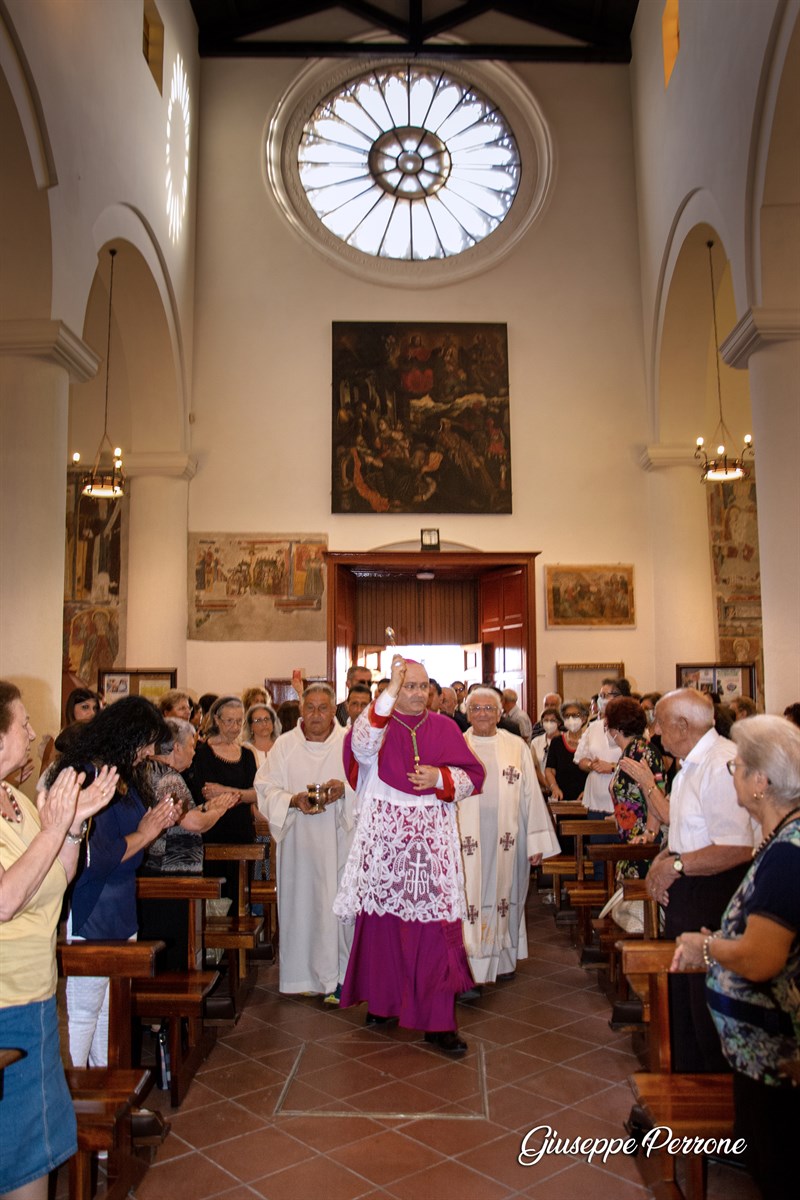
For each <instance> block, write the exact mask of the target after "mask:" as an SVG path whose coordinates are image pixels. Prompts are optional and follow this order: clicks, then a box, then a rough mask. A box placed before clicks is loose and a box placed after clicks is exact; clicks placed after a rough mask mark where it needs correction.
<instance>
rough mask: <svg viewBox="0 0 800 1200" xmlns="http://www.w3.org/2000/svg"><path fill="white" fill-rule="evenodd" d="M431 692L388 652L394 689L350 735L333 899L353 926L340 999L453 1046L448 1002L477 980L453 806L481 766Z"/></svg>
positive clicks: (375, 1019) (458, 1049) (370, 1018)
mask: <svg viewBox="0 0 800 1200" xmlns="http://www.w3.org/2000/svg"><path fill="white" fill-rule="evenodd" d="M427 698H428V675H427V672H426V671H425V668H424V667H423V666H422V665H421V664H420V663H415V662H411V661H409V662H406V660H405V659H404V658H402V657H401V656H400V655H395V657H394V660H393V662H392V678H391V682H390V684H389V687H387V688H386V690H385V691H384V692H383V693H382V695H380V696H379V697H378V698H377V699H376V700H375V701H374V702H373V703H372V704H371V705H370V706H369V708H367V709H366V710H365V711H364V712H363V713H362V714H361V716H360V717H359V718H358V720H357V721H356V723H355V725H354V726H353V729H352V730H351V732H350V734H349V735H348V738H347V740H346V743H345V751H344V758H345V771H346V773H347V778H348V779H349V780H350V782H351V784H352V786H353V787H354V788H355V790H356V792H357V795H358V803H357V817H356V833H355V838H354V841H353V846H352V849H351V851H350V856H349V858H348V860H347V864H346V866H345V869H344V873H343V876H342V881H341V885H340V887H339V893H338V895H337V897H336V901H335V903H334V912H335V913H336V914H337V916H338V917H339V918H340V920H342V921H350V922H352V921H355V925H356V927H355V934H354V937H353V949H352V951H351V954H350V962H349V964H348V968H347V974H346V976H345V981H344V987H343V989H342V998H341V1003H342V1005H343V1006H347V1005H351V1004H358V1003H360V1002H362V1001H366V1002H367V1009H368V1012H367V1024H368V1025H378V1024H384V1023H385V1022H387V1021H390V1020H398V1021H399V1023H400V1024H401V1025H403V1026H405V1027H407V1028H410V1029H423V1030H425V1031H426V1033H425V1037H426V1040H427V1041H429V1042H432V1043H434V1044H436V1045H438V1046H439V1047H440V1048H441V1049H442V1050H445V1051H446V1052H447V1053H450V1054H460V1053H463V1052H464V1050H466V1044H465V1043H464V1042H463V1041H461V1040H460V1039H459V1038H458V1036H457V1034H456V1032H455V1029H456V1020H455V998H456V995H457V994H458V993H459V992H463V991H466V990H467V989H468V988H470V987H471V986H472V977H471V975H470V971H469V964H468V962H467V957H466V953H465V950H464V943H463V937H462V924H461V923H462V921H463V920H464V918H465V916H466V906H465V899H464V873H463V867H462V862H461V849H460V843H459V835H458V826H457V822H456V812H455V805H456V803H457V802H458V801H459V800H462V799H464V798H465V797H466V796H469V795H471V794H472V793H473V792H475V791H480V789H481V786H482V784H483V778H484V770H483V766H482V765H481V763H480V761H479V760H478V759H477V758H476V757H475V755H474V754H473V753H472V751H471V750H470V749H469V748H468V747H467V744H466V742H465V741H464V738H463V736H462V734H461V732H460V730H459V728H458V726H457V725H456V724H455V722H454V721H452V720H451V719H450V718H449V717H446V716H440V715H439V714H438V713H432V712H429V710H428V708H427Z"/></svg>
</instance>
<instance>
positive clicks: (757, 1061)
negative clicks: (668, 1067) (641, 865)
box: [672, 716, 800, 1200]
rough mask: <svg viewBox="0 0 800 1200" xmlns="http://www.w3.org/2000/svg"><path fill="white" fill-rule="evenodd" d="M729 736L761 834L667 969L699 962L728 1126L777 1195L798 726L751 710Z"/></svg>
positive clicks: (794, 980)
mask: <svg viewBox="0 0 800 1200" xmlns="http://www.w3.org/2000/svg"><path fill="white" fill-rule="evenodd" d="M731 737H732V739H733V741H734V742H735V743H736V747H737V751H738V753H737V755H736V757H735V758H734V759H731V761H730V762H729V763H728V770H729V771H730V772H731V774H732V775H733V782H734V786H735V788H736V798H737V801H738V803H739V805H740V807H742V808H744V809H745V810H746V811H747V812H748V813H749V814H750V817H751V819H752V820H754V821H756V822H758V823H759V824H760V826H761V832H762V835H763V836H762V840H761V842H760V844H759V845H758V846H757V847H756V850H755V851H754V854H753V864H752V866H751V867H750V869H749V871H748V872H747V874H746V875H745V877H744V879H743V880H742V882H741V884H740V885H739V887H738V889H737V890H736V892H734V894H733V896H732V897H731V900H730V903H729V904H728V907H727V908H726V910H725V912H724V914H723V916H722V925H721V927H720V928H719V929H718V930H716V932H712V931H711V930H709V929H702V930H701V931H700V932H699V933H683V934H681V935H680V937H679V938H678V939H677V949H676V951H675V957H674V958H673V961H672V970H673V971H681V970H683V969H685V968H688V967H702V966H703V965H705V967H706V970H707V972H708V974H707V977H706V989H707V993H706V994H707V1000H708V1006H709V1009H710V1010H711V1015H712V1017H713V1019H714V1023H715V1025H716V1026H717V1031H718V1033H719V1035H720V1040H721V1042H722V1050H723V1053H724V1055H725V1057H726V1059H727V1060H728V1062H729V1063H730V1065H731V1067H732V1068H733V1095H734V1106H735V1112H736V1134H737V1136H738V1137H741V1138H744V1140H745V1142H746V1146H747V1148H746V1151H745V1155H746V1159H747V1162H748V1166H749V1168H750V1170H751V1171H752V1173H753V1176H754V1177H755V1179H756V1182H757V1183H758V1184H759V1186H760V1188H761V1189H762V1191H763V1194H764V1196H766V1197H769V1198H770V1200H783V1198H784V1197H786V1198H788V1197H789V1196H792V1197H793V1196H796V1195H797V1154H796V1148H795V1143H796V1139H797V1130H798V1128H800V1085H799V1084H798V1080H799V1079H800V990H799V989H800V730H798V729H796V728H795V727H793V726H792V725H791V724H790V723H789V722H788V721H786V720H784V719H783V718H782V717H772V716H755V717H750V718H748V719H747V720H746V721H737V722H736V724H735V725H734V727H733V730H732V732H731Z"/></svg>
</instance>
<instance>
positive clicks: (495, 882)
mask: <svg viewBox="0 0 800 1200" xmlns="http://www.w3.org/2000/svg"><path fill="white" fill-rule="evenodd" d="M464 737H465V738H466V741H467V744H468V745H469V748H470V749H471V750H472V752H473V754H475V755H476V756H477V757H478V758H479V759H480V760H481V762H482V763H483V765H484V767H485V768H486V781H485V783H484V787H483V791H482V792H481V793H480V795H476V796H469V797H467V799H465V800H462V801H461V804H460V805H459V808H458V825H459V832H460V834H461V854H462V859H463V862H464V874H465V878H466V888H467V917H466V920H465V921H464V945H465V946H466V950H467V955H468V956H469V965H470V968H471V970H472V974H473V978H474V979H475V982H476V983H492V982H494V980H495V979H496V978H497V976H498V974H501V975H502V974H506V973H507V972H510V971H513V970H514V968H515V966H516V963H517V959H518V958H527V955H528V941H527V936H526V932H525V899H526V897H527V894H528V882H529V879H530V866H529V863H528V859H529V858H530V857H532V856H533V855H535V854H541V855H543V857H544V858H552V856H553V855H555V854H558V853H560V847H559V844H558V839H557V838H556V835H555V832H554V830H553V824H552V821H551V820H550V815H549V813H548V811H547V807H546V805H545V802H544V798H543V796H542V793H541V789H540V787H539V783H538V780H537V778H536V772H535V770H534V766H533V759H532V758H531V752H530V747H529V746H527V745H526V743H525V742H524V741H523V739H522V738H520V737H516V736H515V735H514V734H512V733H506V732H505V731H504V730H502V729H498V731H497V733H496V734H495V735H494V736H493V737H476V736H475V733H474V731H473V730H471V729H470V730H468V731H467V733H466V734H465V735H464Z"/></svg>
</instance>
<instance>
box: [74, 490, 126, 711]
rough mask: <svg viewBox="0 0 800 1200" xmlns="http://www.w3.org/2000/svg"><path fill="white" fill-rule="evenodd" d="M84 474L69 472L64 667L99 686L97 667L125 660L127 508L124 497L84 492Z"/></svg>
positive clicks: (90, 684)
mask: <svg viewBox="0 0 800 1200" xmlns="http://www.w3.org/2000/svg"><path fill="white" fill-rule="evenodd" d="M81 475H82V472H79V471H69V472H68V475H67V528H66V541H65V562H64V627H63V670H64V671H65V672H69V673H70V674H72V675H75V676H77V677H78V678H79V679H80V680H81V682H82V683H84V684H85V685H86V686H87V687H90V688H96V687H97V672H98V670H99V669H102V668H105V669H108V668H109V667H114V666H118V665H119V664H120V662H121V659H120V643H121V641H124V637H122V636H121V635H122V634H124V625H125V587H124V579H123V569H122V564H123V562H124V557H125V554H124V534H125V519H126V513H127V509H126V507H125V503H126V502H125V498H124V497H118V498H116V499H106V500H98V499H94V498H91V497H88V496H83V495H82V494H81V490H80V479H81Z"/></svg>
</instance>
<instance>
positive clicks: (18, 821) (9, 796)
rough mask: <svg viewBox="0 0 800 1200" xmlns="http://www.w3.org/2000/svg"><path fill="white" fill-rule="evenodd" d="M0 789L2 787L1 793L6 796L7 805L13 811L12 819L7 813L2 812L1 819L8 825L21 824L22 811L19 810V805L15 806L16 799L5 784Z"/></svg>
mask: <svg viewBox="0 0 800 1200" xmlns="http://www.w3.org/2000/svg"><path fill="white" fill-rule="evenodd" d="M2 787H3V791H4V792H5V794H6V798H7V799H8V802H9V804H10V805H11V807H12V809H13V810H14V815H13V817H10V816H9V815H8V813H7V812H4V813H3V818H4V819H5V820H6V821H8V823H9V825H21V824H22V809H21V808H20V806H19V804H17V798H16V796H15V795H14V793H13V791H12V790H11V788H10V787H9V786H8V784H7V783H4V784H3V785H2Z"/></svg>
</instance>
